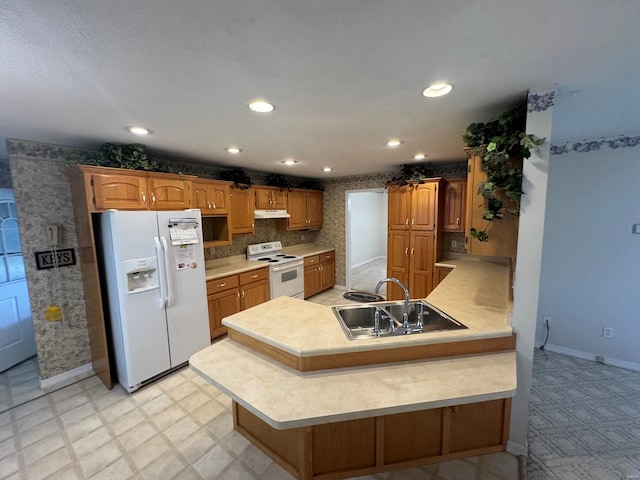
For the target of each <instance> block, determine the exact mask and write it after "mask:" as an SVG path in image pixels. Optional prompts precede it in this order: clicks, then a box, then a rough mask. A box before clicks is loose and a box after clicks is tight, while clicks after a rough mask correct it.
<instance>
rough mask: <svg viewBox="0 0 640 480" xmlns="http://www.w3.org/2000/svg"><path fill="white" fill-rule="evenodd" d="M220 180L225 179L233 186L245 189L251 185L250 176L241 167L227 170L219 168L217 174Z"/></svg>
mask: <svg viewBox="0 0 640 480" xmlns="http://www.w3.org/2000/svg"><path fill="white" fill-rule="evenodd" d="M218 178H219V179H220V180H227V181H231V182H233V186H234V187H235V188H239V189H240V190H246V189H247V188H249V187H250V186H251V178H249V175H247V174H246V173H245V171H244V168H242V167H234V168H229V169H227V170H221V171H220V173H219V174H218Z"/></svg>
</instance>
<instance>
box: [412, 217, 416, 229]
mask: <svg viewBox="0 0 640 480" xmlns="http://www.w3.org/2000/svg"><path fill="white" fill-rule="evenodd" d="M415 224H416V219H415V218H412V219H411V226H412V227H413V226H414V225H415Z"/></svg>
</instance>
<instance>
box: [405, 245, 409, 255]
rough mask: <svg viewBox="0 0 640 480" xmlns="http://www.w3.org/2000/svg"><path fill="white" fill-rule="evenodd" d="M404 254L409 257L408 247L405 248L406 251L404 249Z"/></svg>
mask: <svg viewBox="0 0 640 480" xmlns="http://www.w3.org/2000/svg"><path fill="white" fill-rule="evenodd" d="M404 254H405V255H409V247H407V248H405V249H404Z"/></svg>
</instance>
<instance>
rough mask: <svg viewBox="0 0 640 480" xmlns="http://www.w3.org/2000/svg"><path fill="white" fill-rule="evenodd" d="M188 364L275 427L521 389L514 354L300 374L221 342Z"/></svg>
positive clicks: (418, 407)
mask: <svg viewBox="0 0 640 480" xmlns="http://www.w3.org/2000/svg"><path fill="white" fill-rule="evenodd" d="M189 363H190V365H191V368H192V369H193V370H195V371H196V372H197V373H198V374H199V375H201V376H202V377H203V378H205V379H206V380H208V381H209V382H210V383H212V384H213V385H215V386H216V387H218V388H219V389H220V390H222V391H223V392H224V393H226V394H227V395H229V396H230V397H231V398H232V399H233V400H235V401H236V402H238V403H239V404H240V405H242V406H243V407H245V408H246V409H247V410H249V411H250V412H251V413H253V414H254V415H256V416H258V417H259V418H261V419H262V420H264V421H265V422H267V423H268V424H269V425H271V426H272V427H274V428H277V429H285V428H297V427H303V426H308V425H318V424H324V423H331V422H337V421H343V420H353V419H357V418H367V417H372V416H378V415H390V414H394V413H402V412H411V411H418V410H425V409H430V408H438V407H444V406H450V405H461V404H466V403H473V402H480V401H486V400H494V399H498V398H507V397H511V396H513V395H514V393H515V389H516V359H515V352H501V353H493V354H486V355H477V356H467V357H458V358H446V359H437V360H421V361H415V362H404V363H394V364H384V365H372V366H367V367H351V368H341V369H335V370H322V371H317V372H304V373H303V372H299V371H297V370H294V369H292V368H289V367H286V366H284V365H282V364H281V363H279V362H277V361H275V360H272V359H270V358H267V357H264V356H262V355H260V354H258V353H255V352H253V351H252V350H250V349H249V348H247V347H244V346H242V345H239V344H237V343H235V342H233V341H232V340H229V339H224V340H222V341H219V342H217V343H215V344H213V345H211V346H210V347H208V348H205V349H204V350H201V351H200V352H198V353H196V354H195V355H193V356H192V357H191V359H190V360H189ZM221 367H222V368H221Z"/></svg>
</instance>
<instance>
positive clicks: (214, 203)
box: [213, 202, 216, 210]
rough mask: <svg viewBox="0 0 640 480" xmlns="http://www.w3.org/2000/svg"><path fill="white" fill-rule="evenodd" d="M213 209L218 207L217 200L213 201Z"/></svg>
mask: <svg viewBox="0 0 640 480" xmlns="http://www.w3.org/2000/svg"><path fill="white" fill-rule="evenodd" d="M213 209H214V210H215V209H216V202H213Z"/></svg>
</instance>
